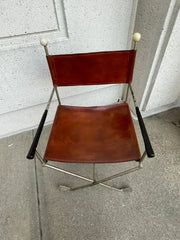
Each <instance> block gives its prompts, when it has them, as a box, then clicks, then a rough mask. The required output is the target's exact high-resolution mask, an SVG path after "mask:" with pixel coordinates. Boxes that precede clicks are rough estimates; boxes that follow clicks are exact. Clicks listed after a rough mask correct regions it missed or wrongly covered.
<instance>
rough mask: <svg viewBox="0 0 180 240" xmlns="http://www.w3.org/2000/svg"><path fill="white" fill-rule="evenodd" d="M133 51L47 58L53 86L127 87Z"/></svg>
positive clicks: (131, 67)
mask: <svg viewBox="0 0 180 240" xmlns="http://www.w3.org/2000/svg"><path fill="white" fill-rule="evenodd" d="M135 56H136V50H127V51H111V52H97V53H85V54H83V53H82V54H69V55H47V61H48V64H49V68H50V72H51V76H52V80H53V84H54V86H76V85H97V84H117V83H131V82H132V76H133V69H134V62H135Z"/></svg>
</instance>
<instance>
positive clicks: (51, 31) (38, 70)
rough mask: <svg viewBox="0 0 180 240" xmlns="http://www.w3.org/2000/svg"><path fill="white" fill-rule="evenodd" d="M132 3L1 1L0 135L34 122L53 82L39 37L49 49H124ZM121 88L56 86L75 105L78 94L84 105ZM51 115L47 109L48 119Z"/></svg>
mask: <svg viewBox="0 0 180 240" xmlns="http://www.w3.org/2000/svg"><path fill="white" fill-rule="evenodd" d="M136 3H137V1H133V0H129V1H123V0H111V1H109V0H78V1H74V0H64V1H62V0H54V1H52V0H44V1H39V0H38V1H34V0H32V1H26V0H18V1H12V0H7V1H2V2H1V10H2V13H3V14H2V16H1V21H0V27H1V32H0V74H1V83H0V88H1V89H0V90H1V91H0V126H1V127H0V137H3V136H7V135H9V134H14V133H16V132H20V131H23V130H25V129H30V128H33V127H34V126H37V124H38V122H39V119H40V117H41V114H42V111H43V109H44V107H45V103H46V102H47V100H48V97H49V94H50V89H51V86H52V85H51V80H50V74H49V70H48V67H47V63H46V58H45V54H44V51H43V48H42V47H41V46H40V45H39V39H40V38H47V39H49V42H50V44H49V52H50V54H57V53H59V54H61V53H77V52H93V51H104V50H117V49H126V48H127V47H129V46H130V37H131V35H132V31H133V24H134V14H135V9H136ZM99 88H100V89H101V90H100V92H99V93H97V91H96V90H97V89H99ZM120 92H121V91H120V89H119V88H118V87H117V86H109V87H107V86H99V87H97V86H91V87H84V88H82V87H73V88H62V89H61V90H60V93H61V96H62V97H63V101H62V102H63V103H64V104H78V105H81V104H82V101H81V100H80V97H79V95H80V94H81V95H82V98H83V99H84V100H86V102H85V105H86V104H88V103H89V104H93V105H94V104H95V105H96V104H102V103H104V104H106V103H107V100H108V101H109V103H111V102H114V101H115V100H116V99H117V97H118V95H120ZM85 93H86V94H85ZM70 96H73V98H72V100H71V99H70ZM87 100H88V101H87ZM95 100H96V101H95ZM54 101H55V102H54V103H53V106H54V107H52V112H53V109H54V108H55V103H56V100H55V99H54ZM52 119H53V113H50V114H49V117H48V121H52Z"/></svg>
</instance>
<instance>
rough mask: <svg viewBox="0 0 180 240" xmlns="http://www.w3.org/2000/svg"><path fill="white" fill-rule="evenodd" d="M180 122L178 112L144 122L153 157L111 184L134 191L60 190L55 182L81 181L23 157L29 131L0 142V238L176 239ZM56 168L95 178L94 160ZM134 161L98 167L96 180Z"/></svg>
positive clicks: (179, 209)
mask: <svg viewBox="0 0 180 240" xmlns="http://www.w3.org/2000/svg"><path fill="white" fill-rule="evenodd" d="M179 120H180V109H173V110H170V111H168V112H165V113H161V114H159V115H156V116H153V117H150V118H147V119H145V122H146V126H147V129H148V132H149V133H150V138H151V140H152V144H153V146H154V150H155V153H156V158H154V159H145V161H144V168H143V169H142V170H140V171H138V172H134V173H131V174H129V175H127V176H124V177H121V178H119V179H116V180H113V181H111V184H113V185H114V186H118V187H120V186H122V185H124V184H128V185H130V186H131V188H132V191H129V192H122V193H121V192H116V191H112V190H108V189H106V188H102V187H100V186H96V187H93V188H87V189H83V190H79V191H76V192H60V191H59V189H58V185H59V184H60V183H61V184H65V183H66V184H67V185H69V186H75V185H78V184H82V183H84V181H83V180H77V179H76V178H74V177H67V176H66V175H64V174H61V173H58V172H55V171H53V170H51V169H46V168H42V167H41V165H40V164H39V162H38V161H28V160H26V159H25V156H26V153H27V151H28V148H29V146H30V144H31V141H32V139H33V135H34V131H30V132H25V133H22V134H19V135H16V136H11V137H8V138H5V139H2V140H0V190H1V195H0V239H1V240H16V239H17V240H39V239H43V240H59V239H60V240H72V239H73V240H111V239H112V240H121V239H122V240H152V239H155V240H179V239H180V129H179ZM135 125H136V127H137V132H138V135H140V134H139V133H140V131H139V128H138V125H137V122H136V123H135ZM49 131H50V127H46V128H45V131H44V132H43V135H42V139H41V143H40V146H39V151H40V152H43V149H44V148H45V144H46V141H47V136H48V134H49ZM140 142H142V139H140ZM57 165H58V164H57ZM59 166H61V167H63V168H66V169H69V170H71V171H74V172H77V173H82V174H83V175H85V176H91V175H92V165H83V164H80V165H77V164H70V165H67V164H65V163H60V164H59ZM131 166H134V163H123V164H119V163H118V164H111V165H104V166H101V165H99V166H98V168H97V178H101V177H105V176H108V175H111V174H113V173H117V172H118V171H119V170H123V169H126V168H129V167H131Z"/></svg>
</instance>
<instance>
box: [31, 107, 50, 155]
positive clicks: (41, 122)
mask: <svg viewBox="0 0 180 240" xmlns="http://www.w3.org/2000/svg"><path fill="white" fill-rule="evenodd" d="M47 113H48V110H45V111H44V113H43V115H42V118H41V121H40V123H39V126H38V129H37V132H36V135H35V137H34V139H33V142H32V144H31V147H30V149H29V152H28V155H27V157H26V158H27V159H33V158H34V155H35V152H36V148H37V145H38V142H39V138H40V136H41V132H42V129H43V126H44V123H45V120H46V117H47Z"/></svg>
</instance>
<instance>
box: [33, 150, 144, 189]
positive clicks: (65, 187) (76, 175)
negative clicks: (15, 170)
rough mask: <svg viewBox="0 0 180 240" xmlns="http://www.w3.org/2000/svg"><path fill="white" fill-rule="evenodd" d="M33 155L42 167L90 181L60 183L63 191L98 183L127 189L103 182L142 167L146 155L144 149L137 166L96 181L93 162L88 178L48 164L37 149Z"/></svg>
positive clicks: (107, 186) (103, 185)
mask: <svg viewBox="0 0 180 240" xmlns="http://www.w3.org/2000/svg"><path fill="white" fill-rule="evenodd" d="M35 156H36V157H37V158H38V160H39V161H40V162H41V164H42V166H43V167H47V168H50V169H54V170H56V171H59V172H61V173H65V174H68V175H70V176H73V177H76V178H80V179H82V180H85V181H88V182H91V183H89V184H86V185H81V186H77V187H74V188H70V187H67V186H64V185H60V188H61V189H62V190H64V191H67V190H69V191H75V190H79V189H83V188H87V187H92V186H95V185H100V186H102V187H106V188H110V189H113V190H117V191H123V190H125V189H127V188H128V187H127V186H125V187H121V188H117V187H113V186H111V185H108V184H104V182H107V181H110V180H112V179H114V178H117V177H121V176H124V175H126V174H128V173H131V172H135V171H137V170H140V169H142V168H143V165H142V162H143V160H144V158H145V156H146V151H144V153H143V155H142V156H141V158H140V160H139V161H138V162H139V164H138V166H137V167H134V168H130V169H128V170H126V171H123V172H119V173H117V174H114V175H112V176H109V177H106V178H103V179H101V180H98V181H96V180H95V163H93V179H90V178H87V177H84V176H82V175H79V174H76V173H73V172H70V171H67V170H64V169H62V168H58V167H55V166H53V165H51V164H48V163H47V162H46V161H44V159H43V158H42V157H41V155H40V154H39V153H38V151H36V153H35Z"/></svg>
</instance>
